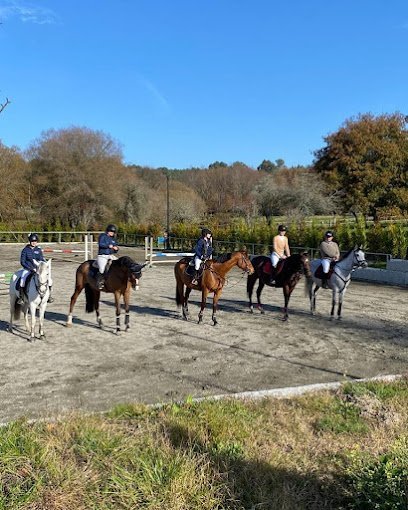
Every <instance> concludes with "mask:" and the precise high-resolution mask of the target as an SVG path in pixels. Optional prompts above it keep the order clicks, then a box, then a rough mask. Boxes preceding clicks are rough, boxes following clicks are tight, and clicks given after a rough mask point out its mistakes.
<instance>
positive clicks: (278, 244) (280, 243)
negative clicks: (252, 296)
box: [270, 225, 290, 284]
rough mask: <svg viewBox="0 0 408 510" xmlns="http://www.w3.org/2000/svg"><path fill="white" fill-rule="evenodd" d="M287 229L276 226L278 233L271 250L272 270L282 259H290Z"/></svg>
mask: <svg viewBox="0 0 408 510" xmlns="http://www.w3.org/2000/svg"><path fill="white" fill-rule="evenodd" d="M286 232H287V229H286V227H285V225H279V226H278V233H277V235H276V236H275V237H274V238H273V249H272V253H271V262H272V266H273V268H274V269H276V266H277V265H278V262H279V261H280V260H282V259H286V257H290V248H289V241H288V238H287V237H286ZM270 283H272V284H273V283H275V280H274V279H273V277H271V282H270Z"/></svg>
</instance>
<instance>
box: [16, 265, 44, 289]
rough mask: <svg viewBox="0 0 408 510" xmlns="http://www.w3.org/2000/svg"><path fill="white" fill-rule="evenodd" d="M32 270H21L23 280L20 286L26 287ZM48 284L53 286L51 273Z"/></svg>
mask: <svg viewBox="0 0 408 510" xmlns="http://www.w3.org/2000/svg"><path fill="white" fill-rule="evenodd" d="M31 272H32V271H29V270H28V269H23V270H22V272H21V280H20V287H25V282H26V280H27V276H28V275H29V274H30V273H31ZM48 286H49V287H52V278H51V275H49V277H48Z"/></svg>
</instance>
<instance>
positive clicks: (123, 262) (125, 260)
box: [113, 256, 135, 267]
mask: <svg viewBox="0 0 408 510" xmlns="http://www.w3.org/2000/svg"><path fill="white" fill-rule="evenodd" d="M113 263H116V264H118V265H119V266H125V267H130V266H132V265H133V264H135V261H134V260H133V259H131V258H130V257H127V256H123V257H119V258H118V260H114V261H113Z"/></svg>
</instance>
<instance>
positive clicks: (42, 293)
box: [34, 271, 50, 301]
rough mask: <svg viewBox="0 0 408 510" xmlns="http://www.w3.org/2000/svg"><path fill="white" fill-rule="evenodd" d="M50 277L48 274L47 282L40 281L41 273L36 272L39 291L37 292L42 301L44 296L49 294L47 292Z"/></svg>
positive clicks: (35, 280) (36, 286)
mask: <svg viewBox="0 0 408 510" xmlns="http://www.w3.org/2000/svg"><path fill="white" fill-rule="evenodd" d="M49 276H50V275H49V273H48V272H47V279H46V280H45V281H41V280H40V273H38V271H36V272H35V277H34V283H35V288H36V289H37V292H38V295H39V296H40V298H41V301H42V300H43V299H44V296H45V294H46V293H47V290H48V281H49Z"/></svg>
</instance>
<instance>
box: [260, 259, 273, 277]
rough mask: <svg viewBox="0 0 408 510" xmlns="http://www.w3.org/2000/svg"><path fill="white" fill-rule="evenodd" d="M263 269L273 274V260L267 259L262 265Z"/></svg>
mask: <svg viewBox="0 0 408 510" xmlns="http://www.w3.org/2000/svg"><path fill="white" fill-rule="evenodd" d="M262 271H263V272H264V273H265V274H268V275H271V274H272V262H271V261H270V260H267V261H266V262H265V264H264V265H263V266H262Z"/></svg>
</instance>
